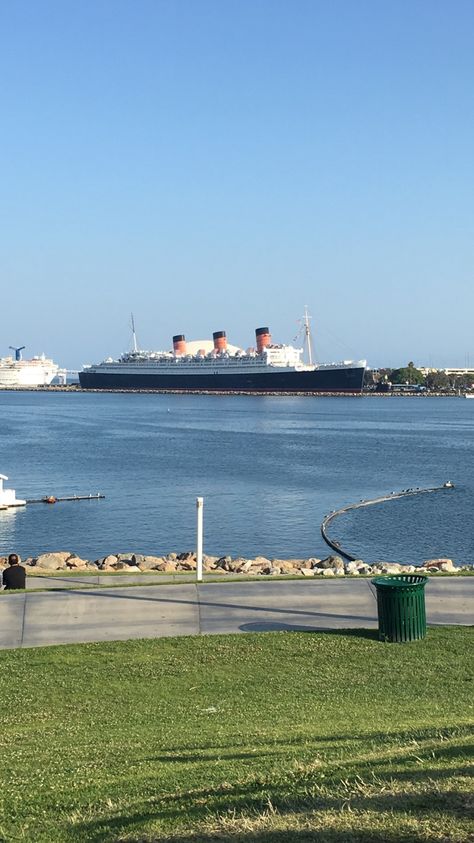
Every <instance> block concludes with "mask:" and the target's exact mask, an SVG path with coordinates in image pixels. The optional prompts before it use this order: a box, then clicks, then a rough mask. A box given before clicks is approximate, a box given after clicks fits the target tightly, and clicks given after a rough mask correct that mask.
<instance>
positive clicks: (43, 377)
mask: <svg viewBox="0 0 474 843" xmlns="http://www.w3.org/2000/svg"><path fill="white" fill-rule="evenodd" d="M13 350H14V351H15V356H14V357H11V356H10V357H1V358H0V387H4V388H5V387H15V386H24V387H27V386H48V385H49V384H50V383H51V381H52V380H53V378H54V377H55V376H56V375H57V374H58V371H59V366H57V364H56V363H54V362H53V361H52V360H50V359H49V358H47V357H45V355H44V354H42V355H41V356H38V357H32V358H31V360H23V359H22V356H21V352H22V350H23V349H22V348H14V349H13Z"/></svg>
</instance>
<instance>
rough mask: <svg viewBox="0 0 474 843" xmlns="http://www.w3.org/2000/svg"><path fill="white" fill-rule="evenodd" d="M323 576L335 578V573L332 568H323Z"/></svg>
mask: <svg viewBox="0 0 474 843" xmlns="http://www.w3.org/2000/svg"><path fill="white" fill-rule="evenodd" d="M322 575H323V577H334V576H335V573H334V571H333V569H332V568H323V569H322Z"/></svg>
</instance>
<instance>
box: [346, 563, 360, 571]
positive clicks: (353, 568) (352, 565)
mask: <svg viewBox="0 0 474 843" xmlns="http://www.w3.org/2000/svg"><path fill="white" fill-rule="evenodd" d="M344 570H345V572H346V574H354V573H355V572H357V573H358V571H359V569H358V567H357V562H355V561H352V562H347V563H346V565H345V567H344Z"/></svg>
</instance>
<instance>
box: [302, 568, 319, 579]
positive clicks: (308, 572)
mask: <svg viewBox="0 0 474 843" xmlns="http://www.w3.org/2000/svg"><path fill="white" fill-rule="evenodd" d="M301 573H302V574H303V576H304V577H314V575H315V573H316V572H315V571H314V570H313V568H301Z"/></svg>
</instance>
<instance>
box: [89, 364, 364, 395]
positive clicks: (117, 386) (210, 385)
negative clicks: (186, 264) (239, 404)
mask: <svg viewBox="0 0 474 843" xmlns="http://www.w3.org/2000/svg"><path fill="white" fill-rule="evenodd" d="M364 372H365V369H364V368H363V367H360V368H350V367H347V368H346V367H343V366H341V368H334V369H329V368H328V369H315V370H314V371H309V372H295V371H294V370H292V371H289V372H288V371H286V372H285V371H282V370H277V371H275V372H259V373H257V372H256V373H249V374H244V373H232V372H222V373H219V374H215V373H211V372H209V373H205V372H203V373H202V374H195V375H194V374H193V375H186V374H181V375H180V374H176V375H173V374H169V375H168V374H165V373H160V372H133V373H130V372H110V371H109V372H106V371H100V369H99V368H97V369H94V368H91V369H84V371H82V372H79V382H80V385H81V387H82V388H83V389H108V390H127V391H128V390H158V391H163V392H244V393H245V392H255V393H313V392H331V393H338V392H340V393H352V394H354V393H355V394H357V393H360V392H362V386H363V382H364Z"/></svg>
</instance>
